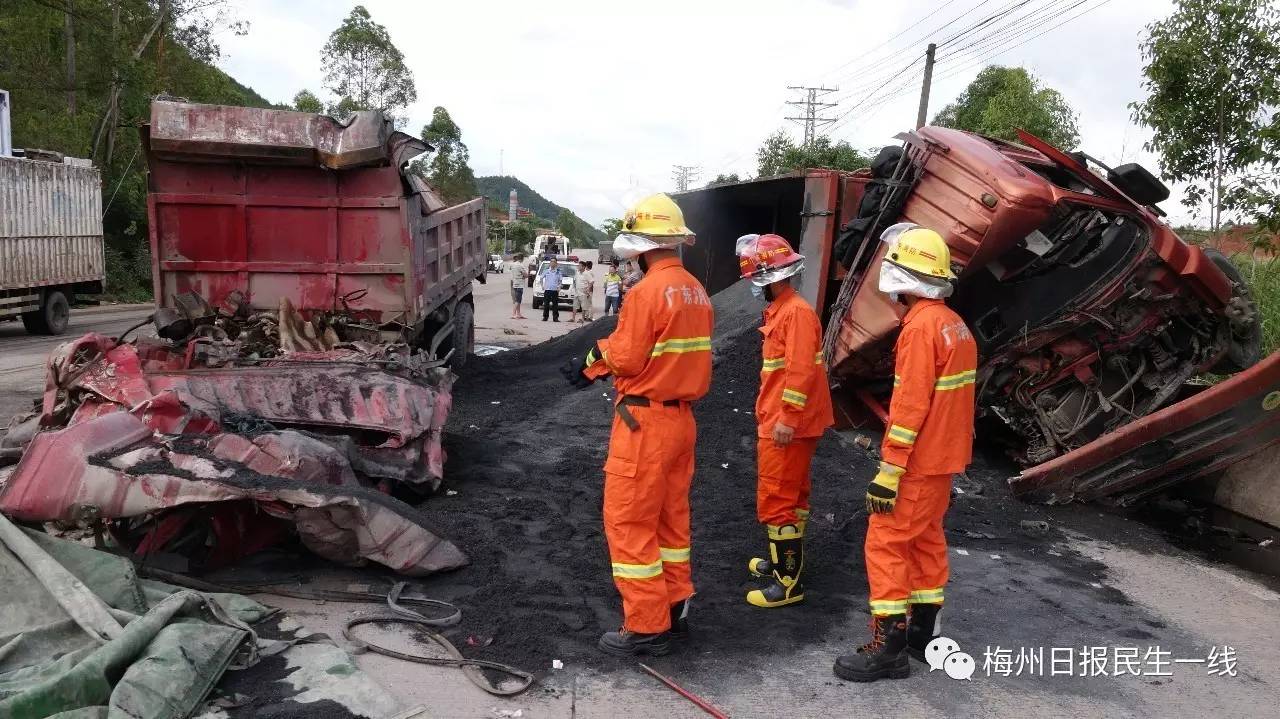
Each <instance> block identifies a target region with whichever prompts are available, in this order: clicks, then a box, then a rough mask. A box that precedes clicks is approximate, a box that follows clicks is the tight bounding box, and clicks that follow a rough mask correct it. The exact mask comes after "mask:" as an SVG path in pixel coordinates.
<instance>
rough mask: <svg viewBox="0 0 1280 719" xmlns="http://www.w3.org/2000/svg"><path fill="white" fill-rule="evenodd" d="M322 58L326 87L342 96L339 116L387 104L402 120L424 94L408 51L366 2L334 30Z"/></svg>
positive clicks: (389, 111) (395, 117)
mask: <svg viewBox="0 0 1280 719" xmlns="http://www.w3.org/2000/svg"><path fill="white" fill-rule="evenodd" d="M321 61H322V62H323V65H324V68H325V76H324V80H325V87H326V88H328V89H329V91H330V92H332V93H333V94H334V95H337V96H338V97H339V98H340V100H339V101H338V103H337V104H336V105H335V106H334V108H333V109H334V111H335V113H334V114H335V116H337V117H345V116H346V115H349V114H350V113H351V112H352V111H355V110H381V111H382V113H383V114H385V115H386V116H387V117H388V118H390V119H391V120H392V121H394V122H396V123H397V124H400V123H401V122H402V121H403V118H402V117H400V113H401V111H403V110H404V109H405V108H407V107H408V106H409V104H410V103H412V102H414V101H415V100H417V99H418V91H417V89H416V88H415V87H414V84H413V72H411V71H410V70H409V68H408V67H407V66H406V65H405V64H404V55H403V54H401V52H400V50H399V49H398V48H397V47H396V46H395V45H394V44H393V43H392V42H391V36H390V35H389V34H388V33H387V29H386V28H385V27H383V26H381V25H379V24H378V23H376V22H374V21H373V18H371V17H370V16H369V11H368V10H366V9H365V8H364V6H363V5H357V6H355V7H354V8H352V9H351V14H350V15H347V18H346V19H345V20H343V21H342V24H341V25H339V26H338V29H337V30H334V31H333V33H332V34H331V35H329V41H328V42H326V43H325V45H324V49H323V50H322V51H321Z"/></svg>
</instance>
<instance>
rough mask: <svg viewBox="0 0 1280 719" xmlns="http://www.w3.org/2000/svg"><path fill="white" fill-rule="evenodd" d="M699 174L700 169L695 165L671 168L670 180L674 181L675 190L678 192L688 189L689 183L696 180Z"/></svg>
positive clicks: (700, 172)
mask: <svg viewBox="0 0 1280 719" xmlns="http://www.w3.org/2000/svg"><path fill="white" fill-rule="evenodd" d="M701 174H702V168H701V167H699V166H697V165H672V166H671V179H673V180H675V181H676V190H677V191H679V192H684V191H685V190H687V189H689V183H690V182H693V181H694V180H696V179H698V175H701Z"/></svg>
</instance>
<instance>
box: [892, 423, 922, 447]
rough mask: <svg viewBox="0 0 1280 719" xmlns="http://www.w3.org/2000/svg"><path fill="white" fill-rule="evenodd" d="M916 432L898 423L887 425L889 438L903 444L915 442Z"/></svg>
mask: <svg viewBox="0 0 1280 719" xmlns="http://www.w3.org/2000/svg"><path fill="white" fill-rule="evenodd" d="M916 434H918V433H917V432H916V431H915V430H913V429H907V428H906V427H903V426H902V425H900V424H892V425H889V438H890V439H894V440H897V441H899V442H902V443H903V444H915V443H916Z"/></svg>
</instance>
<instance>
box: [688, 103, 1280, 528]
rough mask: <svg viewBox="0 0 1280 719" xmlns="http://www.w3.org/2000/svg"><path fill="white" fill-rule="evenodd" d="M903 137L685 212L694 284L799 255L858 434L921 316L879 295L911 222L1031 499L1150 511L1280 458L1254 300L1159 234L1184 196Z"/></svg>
mask: <svg viewBox="0 0 1280 719" xmlns="http://www.w3.org/2000/svg"><path fill="white" fill-rule="evenodd" d="M899 138H900V139H901V140H902V141H903V144H902V146H901V147H900V148H899V147H894V148H886V149H885V150H884V151H882V152H881V154H880V156H879V157H878V158H877V162H876V163H875V165H874V166H873V168H870V169H867V170H860V171H858V172H838V171H834V170H826V169H810V170H804V171H800V172H796V173H793V174H791V175H786V176H782V177H773V178H762V179H759V180H754V181H750V182H744V183H736V184H731V185H718V186H715V187H711V188H707V189H703V190H697V191H693V192H688V193H682V194H679V195H677V196H676V201H677V202H678V203H679V204H680V206H681V208H682V209H683V211H684V216H685V221H686V223H687V224H688V225H689V226H690V227H691V228H693V229H694V230H695V231H696V232H697V233H698V242H697V244H696V245H694V246H693V247H690V248H686V251H685V254H684V262H685V265H686V267H688V268H689V269H690V271H691V272H693V273H694V274H695V275H696V276H698V277H699V278H700V279H702V281H703V282H704V283H705V284H706V286H707V289H708V290H709V291H711V292H713V293H714V292H716V291H718V290H720V289H723V288H724V287H727V286H728V285H730V284H732V283H734V282H736V281H737V275H738V268H737V262H736V261H735V258H734V256H733V252H734V244H735V240H736V238H737V237H738V236H739V235H742V234H747V233H752V232H755V233H763V232H776V233H778V234H781V235H783V236H784V237H786V238H788V239H789V240H791V241H792V242H796V243H798V245H799V247H798V249H799V251H800V252H801V253H802V254H804V255H805V256H806V266H805V271H804V273H803V274H802V275H801V276H800V279H799V280H798V283H797V284H798V290H799V291H800V293H801V294H802V295H803V296H804V297H805V298H806V299H807V300H808V301H809V302H810V303H812V304H813V305H814V306H815V307H816V308H818V310H819V312H820V313H821V315H822V318H823V322H824V325H825V327H826V338H825V344H824V351H825V353H826V358H827V362H828V366H829V367H830V371H831V379H832V394H833V399H834V400H835V402H836V406H837V416H838V420H839V421H840V422H842V423H843V424H844V425H845V426H857V425H866V424H868V423H874V422H877V421H883V420H884V419H885V409H884V408H885V407H886V406H887V404H888V398H889V395H890V394H891V391H892V384H893V382H892V375H893V357H892V348H893V341H894V338H895V336H896V334H897V329H898V327H899V324H900V321H901V318H902V316H903V315H904V314H905V313H906V307H905V306H904V305H901V304H899V303H897V302H894V301H892V300H890V299H889V298H888V297H887V296H886V295H884V294H883V293H881V292H879V291H878V290H877V289H876V287H877V280H878V278H879V267H880V259H881V257H882V256H883V253H884V246H883V243H881V242H880V241H879V238H880V233H881V231H883V230H884V229H885V228H887V227H889V226H890V225H892V224H894V223H897V222H913V223H916V224H919V225H922V226H926V227H929V228H932V229H935V230H937V231H938V232H939V233H941V234H942V235H943V237H944V238H945V239H946V241H947V243H948V245H949V246H950V248H951V254H952V264H953V269H954V270H955V271H956V272H957V274H958V275H959V280H958V281H957V286H956V292H955V296H954V297H953V298H952V299H951V300H949V301H948V302H949V304H950V305H951V306H952V307H953V308H955V309H956V310H957V311H958V312H959V313H960V314H961V316H963V317H964V318H965V320H966V322H968V324H969V326H970V327H971V328H972V329H973V331H974V337H975V339H976V340H977V342H978V346H979V354H980V357H979V361H980V364H979V372H978V414H979V423H980V424H979V426H980V435H981V436H982V437H983V438H984V439H986V440H989V441H991V442H997V443H1000V444H1003V445H1004V446H1005V447H1006V448H1007V449H1008V451H1009V453H1010V455H1011V456H1012V457H1013V458H1014V459H1015V460H1016V461H1017V462H1018V463H1020V464H1021V465H1023V466H1024V467H1028V469H1026V470H1025V471H1024V472H1023V473H1022V474H1021V475H1020V476H1019V477H1018V478H1015V479H1014V480H1013V485H1014V488H1015V490H1017V491H1020V492H1025V493H1029V494H1031V495H1033V496H1036V497H1038V498H1041V499H1045V500H1049V501H1069V500H1071V499H1096V498H1099V497H1104V496H1112V497H1117V496H1118V498H1119V500H1120V501H1122V502H1123V501H1135V500H1137V499H1140V498H1141V497H1142V496H1145V495H1146V494H1147V493H1149V492H1151V491H1154V490H1155V489H1159V488H1161V487H1165V486H1168V485H1169V484H1171V483H1173V482H1176V481H1182V480H1185V479H1190V478H1193V477H1196V476H1201V475H1203V474H1205V473H1206V472H1208V471H1212V469H1214V468H1217V467H1220V466H1222V461H1221V460H1222V459H1223V458H1226V457H1231V458H1233V459H1239V458H1241V457H1243V456H1247V455H1248V454H1251V453H1252V452H1255V451H1257V449H1259V448H1261V447H1265V446H1267V445H1269V444H1272V443H1274V442H1277V441H1280V412H1277V411H1275V410H1276V409H1277V407H1280V353H1277V354H1276V355H1273V356H1272V357H1269V358H1263V357H1262V355H1261V328H1260V322H1261V317H1260V314H1259V312H1258V309H1257V307H1256V304H1255V303H1254V302H1253V299H1252V297H1251V296H1250V293H1249V289H1248V286H1247V285H1246V284H1245V282H1244V281H1243V279H1242V278H1241V276H1240V273H1239V271H1238V270H1237V269H1236V268H1235V266H1234V265H1232V264H1231V262H1229V261H1228V260H1227V258H1225V257H1223V256H1222V255H1221V254H1219V253H1216V251H1212V250H1202V249H1200V248H1198V247H1194V246H1192V245H1189V244H1187V243H1185V242H1183V241H1182V240H1181V239H1179V238H1178V237H1177V235H1176V234H1174V232H1173V231H1172V230H1171V229H1170V228H1169V227H1168V225H1167V224H1165V223H1164V222H1163V221H1162V220H1161V219H1160V214H1161V213H1160V211H1159V210H1158V208H1157V207H1156V203H1157V202H1160V201H1162V200H1164V199H1165V198H1166V197H1167V195H1168V190H1167V189H1166V188H1164V186H1163V185H1161V184H1160V182H1159V181H1158V180H1157V179H1155V178H1154V177H1153V176H1151V174H1150V173H1149V172H1147V171H1146V170H1144V169H1143V168H1141V167H1140V166H1137V165H1124V166H1121V167H1117V168H1107V167H1105V166H1102V165H1101V163H1098V162H1097V161H1096V160H1092V158H1089V157H1088V156H1087V155H1084V154H1083V153H1064V152H1062V151H1060V150H1058V149H1057V148H1054V147H1053V146H1051V145H1049V144H1048V143H1045V142H1043V141H1041V140H1039V139H1038V138H1035V137H1033V136H1031V135H1028V134H1025V133H1023V134H1022V136H1021V143H1009V142H1003V141H1000V140H993V139H989V138H983V137H979V136H977V135H973V134H970V133H965V132H960V131H957V130H951V129H946V128H938V127H925V128H921V129H919V130H916V131H913V132H908V133H903V134H902V135H900V136H899ZM1091 164H1092V167H1091V166H1090V165H1091ZM1103 175H1105V177H1104V176H1103ZM1205 372H1216V373H1219V374H1227V373H1233V372H1238V374H1236V375H1235V376H1234V377H1232V378H1231V379H1230V380H1227V381H1226V382H1224V383H1223V384H1222V385H1220V386H1219V387H1218V388H1215V391H1211V392H1204V393H1201V394H1198V395H1195V396H1191V397H1187V394H1188V391H1187V388H1186V381H1187V380H1188V379H1189V378H1191V377H1193V376H1194V375H1196V374H1199V373H1205ZM1179 400H1180V401H1179ZM1135 458H1136V459H1135Z"/></svg>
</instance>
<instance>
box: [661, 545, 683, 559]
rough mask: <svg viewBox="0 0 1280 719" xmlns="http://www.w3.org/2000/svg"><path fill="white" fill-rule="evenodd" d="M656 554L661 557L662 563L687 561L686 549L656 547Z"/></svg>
mask: <svg viewBox="0 0 1280 719" xmlns="http://www.w3.org/2000/svg"><path fill="white" fill-rule="evenodd" d="M658 553H659V554H661V555H662V561H664V562H687V561H689V548H688V547H675V548H672V547H658Z"/></svg>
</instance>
